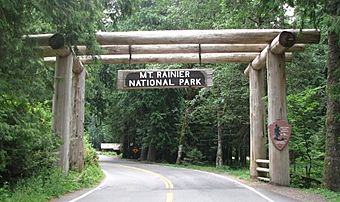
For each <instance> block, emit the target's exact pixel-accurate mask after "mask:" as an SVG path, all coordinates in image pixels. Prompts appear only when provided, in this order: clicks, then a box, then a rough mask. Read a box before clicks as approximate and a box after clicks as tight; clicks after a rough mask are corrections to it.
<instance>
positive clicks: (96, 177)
mask: <svg viewBox="0 0 340 202" xmlns="http://www.w3.org/2000/svg"><path fill="white" fill-rule="evenodd" d="M102 178H103V172H102V170H101V169H100V168H99V167H98V166H87V167H86V168H85V170H84V171H82V172H81V173H77V172H74V171H70V172H69V173H68V174H67V175H65V174H63V173H62V172H61V171H59V170H55V169H53V170H50V171H48V172H44V173H41V174H39V175H36V176H33V177H31V178H28V179H25V180H21V181H19V182H18V183H17V184H16V186H14V187H13V188H11V189H10V188H9V187H6V186H5V187H2V188H0V201H3V202H12V201H16V202H39V201H41V202H43V201H48V200H50V199H53V198H57V197H59V196H61V195H63V194H65V193H67V192H72V191H75V190H79V189H80V188H89V187H92V186H94V185H96V184H97V183H98V182H99V181H100V180H101V179H102Z"/></svg>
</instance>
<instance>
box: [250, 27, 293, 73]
mask: <svg viewBox="0 0 340 202" xmlns="http://www.w3.org/2000/svg"><path fill="white" fill-rule="evenodd" d="M296 40H297V39H296V36H295V35H294V33H292V32H286V31H284V32H281V33H280V34H279V35H278V36H277V37H275V38H274V39H273V41H272V42H271V43H270V44H269V45H268V46H267V47H266V48H264V49H263V50H262V51H261V53H260V54H259V55H258V56H257V57H256V58H255V59H254V60H253V61H252V62H251V63H250V64H249V65H248V67H247V68H246V69H245V70H244V74H245V75H248V74H249V69H250V68H253V69H255V70H259V69H261V68H262V67H264V66H265V65H266V58H267V55H268V51H271V52H273V53H275V54H282V53H284V52H285V51H286V50H288V49H289V48H291V47H292V46H293V45H294V44H295V42H296Z"/></svg>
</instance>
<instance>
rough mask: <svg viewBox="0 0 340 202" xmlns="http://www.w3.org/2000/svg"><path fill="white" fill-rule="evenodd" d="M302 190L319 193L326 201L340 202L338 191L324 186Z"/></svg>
mask: <svg viewBox="0 0 340 202" xmlns="http://www.w3.org/2000/svg"><path fill="white" fill-rule="evenodd" d="M304 191H306V192H309V193H313V194H317V195H320V196H322V197H324V198H325V199H327V201H332V202H333V201H334V202H340V192H334V191H331V190H329V189H325V188H310V189H304Z"/></svg>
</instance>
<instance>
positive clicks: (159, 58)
mask: <svg viewBox="0 0 340 202" xmlns="http://www.w3.org/2000/svg"><path fill="white" fill-rule="evenodd" d="M257 55H258V53H204V54H201V63H227V62H238V63H248V62H250V61H252V60H253V59H254V58H255V57H256V56H257ZM79 59H80V61H81V62H82V63H83V64H84V65H85V64H91V63H93V62H94V60H99V61H100V62H101V63H103V64H147V63H160V64H173V63H199V62H200V61H199V56H198V54H138V55H132V57H131V61H130V55H100V56H93V57H92V56H79ZM291 60H292V54H291V53H286V61H287V62H289V61H291ZM44 61H45V62H46V63H53V62H54V61H55V57H45V58H44Z"/></svg>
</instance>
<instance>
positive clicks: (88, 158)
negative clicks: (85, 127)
mask: <svg viewBox="0 0 340 202" xmlns="http://www.w3.org/2000/svg"><path fill="white" fill-rule="evenodd" d="M84 144H85V166H91V165H95V166H98V165H99V164H98V156H97V152H96V150H95V149H94V148H93V147H92V145H91V144H90V141H89V135H88V133H85V138H84Z"/></svg>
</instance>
